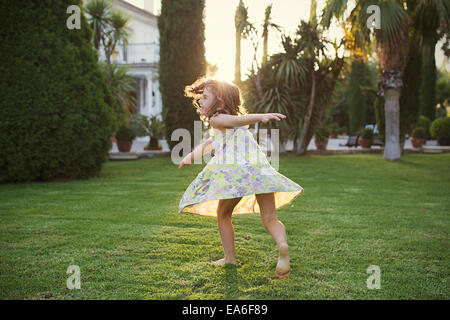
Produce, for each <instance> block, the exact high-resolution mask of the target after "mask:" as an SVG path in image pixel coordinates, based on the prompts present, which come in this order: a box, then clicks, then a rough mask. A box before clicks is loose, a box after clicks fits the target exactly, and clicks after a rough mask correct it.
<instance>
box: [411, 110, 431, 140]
mask: <svg viewBox="0 0 450 320" xmlns="http://www.w3.org/2000/svg"><path fill="white" fill-rule="evenodd" d="M430 126H431V121H430V119H428V118H427V117H425V116H423V115H420V116H419V118H418V119H417V122H416V125H415V126H414V128H418V127H422V128H424V129H425V135H426V137H425V139H430V138H431V135H430Z"/></svg>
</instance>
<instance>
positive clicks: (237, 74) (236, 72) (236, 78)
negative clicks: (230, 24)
mask: <svg viewBox="0 0 450 320" xmlns="http://www.w3.org/2000/svg"><path fill="white" fill-rule="evenodd" d="M240 82H241V32H240V31H239V30H238V29H237V28H236V56H235V62H234V83H235V84H239V83H240Z"/></svg>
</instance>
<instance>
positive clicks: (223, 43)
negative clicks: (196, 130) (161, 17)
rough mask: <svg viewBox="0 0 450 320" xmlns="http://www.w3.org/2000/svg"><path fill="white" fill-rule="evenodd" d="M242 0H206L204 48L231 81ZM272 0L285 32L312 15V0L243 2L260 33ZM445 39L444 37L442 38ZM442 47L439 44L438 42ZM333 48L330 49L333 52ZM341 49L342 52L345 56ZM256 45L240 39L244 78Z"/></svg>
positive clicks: (140, 2) (274, 43)
mask: <svg viewBox="0 0 450 320" xmlns="http://www.w3.org/2000/svg"><path fill="white" fill-rule="evenodd" d="M127 1H128V2H130V3H132V4H134V5H135V6H138V7H140V8H142V7H143V6H144V0H127ZM325 2H326V0H317V17H320V16H321V11H322V8H323V7H324V5H325ZM238 3H239V0H227V1H218V0H205V38H206V41H205V48H206V60H207V61H208V62H209V63H211V64H215V65H217V66H218V70H217V73H216V75H215V78H217V79H221V80H224V81H228V82H231V81H233V79H234V61H235V47H236V44H235V27H234V13H235V10H236V7H237V5H238ZM270 3H273V7H272V20H273V22H274V23H276V24H278V25H280V26H281V27H282V28H283V30H284V33H285V34H287V35H291V36H293V35H294V34H295V31H296V29H297V27H298V25H299V23H300V20H308V19H309V11H310V3H311V1H310V0H278V1H273V0H245V1H244V4H245V6H246V7H248V13H249V20H250V22H252V23H254V24H255V27H257V28H258V31H259V35H261V29H262V27H261V25H262V23H263V20H264V11H265V9H266V7H267V6H268V5H269V4H270ZM353 4H354V0H351V1H350V2H349V5H348V7H347V11H346V13H345V14H344V16H347V15H348V14H349V8H352V7H353ZM160 9H161V0H154V13H155V14H159V13H160ZM325 36H327V37H328V39H329V40H331V41H333V40H335V39H338V41H339V39H341V38H342V37H343V36H344V32H343V30H342V28H341V27H340V26H338V25H337V23H336V20H335V19H333V20H332V23H331V26H330V29H329V30H328V31H326V32H325ZM441 42H442V41H441ZM437 48H440V46H437ZM281 50H282V47H281V36H280V32H278V31H276V30H274V29H272V30H270V31H269V48H268V54H269V55H271V54H274V53H275V52H278V51H281ZM331 53H333V49H330V54H331ZM342 54H343V52H342V51H340V52H339V55H340V56H342ZM253 55H254V49H253V46H252V43H251V41H250V40H244V39H243V40H242V41H241V75H242V80H244V79H246V77H247V75H248V74H249V69H250V68H251V65H252V61H253ZM443 57H444V56H443V52H442V50H436V63H437V65H441V64H446V65H447V69H448V68H449V66H448V62H447V63H446V61H444V58H443ZM261 58H262V40H261V41H260V44H259V46H258V51H257V61H258V62H260V61H261Z"/></svg>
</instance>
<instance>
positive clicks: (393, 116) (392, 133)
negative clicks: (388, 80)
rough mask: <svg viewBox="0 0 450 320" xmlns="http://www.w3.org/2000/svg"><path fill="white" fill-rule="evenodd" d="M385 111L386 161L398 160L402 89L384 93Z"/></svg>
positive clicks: (387, 90)
mask: <svg viewBox="0 0 450 320" xmlns="http://www.w3.org/2000/svg"><path fill="white" fill-rule="evenodd" d="M384 99H385V103H384V110H385V114H386V121H385V123H386V129H385V130H386V141H385V144H384V155H383V159H384V160H398V159H400V156H401V148H400V88H399V87H397V88H388V89H386V90H385V91H384Z"/></svg>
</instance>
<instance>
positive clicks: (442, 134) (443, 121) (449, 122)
mask: <svg viewBox="0 0 450 320" xmlns="http://www.w3.org/2000/svg"><path fill="white" fill-rule="evenodd" d="M430 133H431V136H432V137H433V138H436V139H450V117H446V118H437V119H436V120H434V121H433V122H432V123H431V126H430Z"/></svg>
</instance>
